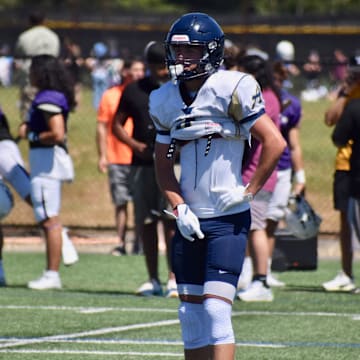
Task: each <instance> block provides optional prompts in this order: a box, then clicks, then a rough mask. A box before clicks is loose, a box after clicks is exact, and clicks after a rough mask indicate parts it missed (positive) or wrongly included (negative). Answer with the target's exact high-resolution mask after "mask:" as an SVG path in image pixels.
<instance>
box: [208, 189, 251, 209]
mask: <svg viewBox="0 0 360 360" xmlns="http://www.w3.org/2000/svg"><path fill="white" fill-rule="evenodd" d="M246 188H247V187H246V186H242V185H240V186H237V187H236V188H233V189H227V188H213V189H211V191H212V192H215V193H221V194H220V195H219V197H218V199H217V201H216V207H217V208H218V209H219V210H220V211H225V210H228V209H230V208H231V207H233V206H235V205H238V204H241V203H242V202H245V201H251V200H252V199H253V195H252V194H251V193H247V194H244V193H245V190H246Z"/></svg>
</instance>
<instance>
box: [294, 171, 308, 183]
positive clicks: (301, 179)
mask: <svg viewBox="0 0 360 360" xmlns="http://www.w3.org/2000/svg"><path fill="white" fill-rule="evenodd" d="M295 181H296V183H297V184H305V182H306V179H305V171H304V169H301V170H298V171H297V172H296V173H295Z"/></svg>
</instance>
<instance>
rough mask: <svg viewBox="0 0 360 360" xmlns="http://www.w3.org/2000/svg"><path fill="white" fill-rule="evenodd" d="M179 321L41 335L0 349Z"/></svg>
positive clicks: (2, 345) (171, 323)
mask: <svg viewBox="0 0 360 360" xmlns="http://www.w3.org/2000/svg"><path fill="white" fill-rule="evenodd" d="M178 323H179V320H163V321H155V322H151V323H143V324H134V325H126V326H115V327H110V328H103V329H97V330H90V331H83V332H78V333H72V334H61V335H52V336H44V337H40V338H34V339H26V340H20V341H18V342H7V343H3V344H0V349H4V348H9V347H16V346H22V345H30V344H39V343H45V342H49V341H53V340H62V339H71V338H77V337H84V336H95V335H104V334H110V333H117V332H124V331H129V330H137V329H146V328H151V327H156V326H169V325H175V324H178Z"/></svg>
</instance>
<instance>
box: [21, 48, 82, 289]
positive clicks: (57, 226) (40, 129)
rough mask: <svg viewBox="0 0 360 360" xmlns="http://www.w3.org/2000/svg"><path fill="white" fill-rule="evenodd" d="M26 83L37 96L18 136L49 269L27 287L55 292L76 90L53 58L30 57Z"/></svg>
mask: <svg viewBox="0 0 360 360" xmlns="http://www.w3.org/2000/svg"><path fill="white" fill-rule="evenodd" d="M29 77H30V83H31V85H32V86H34V87H35V88H36V89H38V91H37V93H36V96H35V99H34V100H33V102H32V105H31V111H30V113H29V120H28V121H27V122H26V123H24V125H23V127H22V128H21V129H20V133H21V135H22V136H24V134H26V137H27V139H28V140H29V146H30V150H29V164H30V177H31V200H32V203H33V208H34V214H35V218H36V221H37V222H38V223H39V225H40V226H41V228H42V229H43V231H44V233H45V241H46V249H47V251H46V253H47V265H46V270H45V271H44V273H43V275H42V276H41V277H40V278H39V279H37V280H34V281H30V282H29V283H28V287H29V288H31V289H37V290H44V289H59V288H61V280H60V275H59V266H60V259H61V250H62V244H63V242H64V239H65V238H66V237H65V236H62V225H61V220H60V216H59V213H60V204H61V185H62V183H63V182H64V181H72V180H73V178H74V170H73V165H72V161H71V158H70V156H69V154H68V150H67V140H66V133H67V121H68V116H69V112H70V111H71V110H72V109H73V108H74V107H75V105H76V103H75V96H74V87H73V84H72V82H71V78H70V76H69V73H68V72H67V71H66V69H65V67H64V66H63V64H62V63H61V62H60V61H59V60H58V59H57V58H55V57H53V56H51V55H38V56H35V57H33V59H32V63H31V67H30V74H29ZM76 255H77V254H76ZM76 260H77V258H75V259H74V261H76Z"/></svg>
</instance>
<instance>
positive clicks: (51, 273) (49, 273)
mask: <svg viewBox="0 0 360 360" xmlns="http://www.w3.org/2000/svg"><path fill="white" fill-rule="evenodd" d="M46 275H47V276H49V277H52V278H55V277H59V272H58V271H55V270H46Z"/></svg>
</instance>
